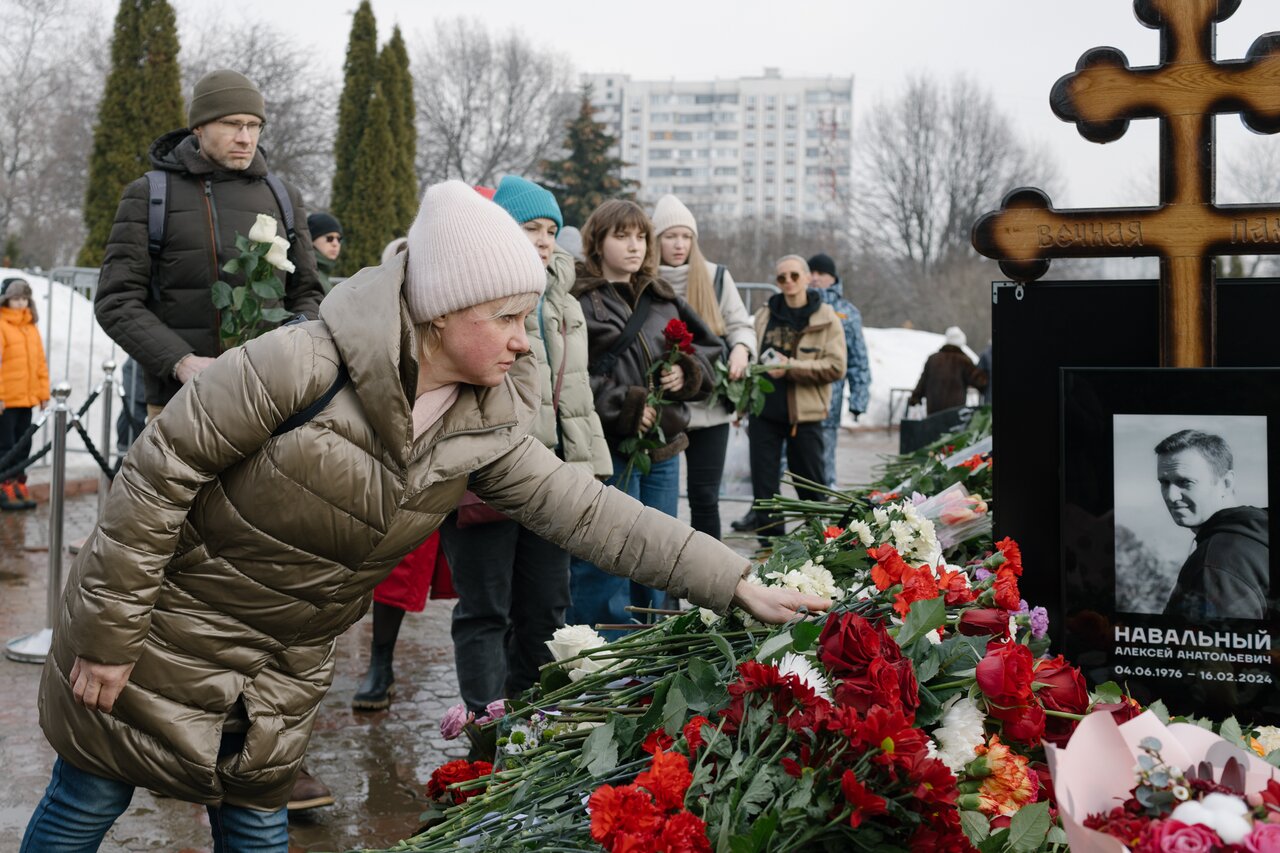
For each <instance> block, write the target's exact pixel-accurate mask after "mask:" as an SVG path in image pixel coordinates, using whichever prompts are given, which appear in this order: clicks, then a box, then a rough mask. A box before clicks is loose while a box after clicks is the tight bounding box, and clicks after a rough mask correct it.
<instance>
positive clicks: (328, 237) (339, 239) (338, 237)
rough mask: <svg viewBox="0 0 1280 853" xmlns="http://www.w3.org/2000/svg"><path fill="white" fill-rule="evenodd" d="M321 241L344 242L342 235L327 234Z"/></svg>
mask: <svg viewBox="0 0 1280 853" xmlns="http://www.w3.org/2000/svg"><path fill="white" fill-rule="evenodd" d="M320 239H321V240H324V241H325V242H326V243H341V242H342V235H341V234H326V235H324V236H323V237H321V238H320Z"/></svg>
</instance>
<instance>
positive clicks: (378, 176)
mask: <svg viewBox="0 0 1280 853" xmlns="http://www.w3.org/2000/svg"><path fill="white" fill-rule="evenodd" d="M366 115H367V123H366V125H365V128H364V134H363V135H362V136H361V138H360V148H359V150H358V151H357V152H356V158H355V160H354V161H353V162H352V164H351V170H352V174H353V175H354V177H355V182H354V183H353V185H352V188H351V203H350V204H349V205H348V207H347V212H346V213H345V214H344V218H342V219H340V221H341V222H342V230H343V236H344V240H343V247H342V257H343V258H344V259H345V260H346V268H347V269H348V270H351V271H352V272H355V271H356V270H358V269H360V268H361V267H367V266H374V265H376V264H377V263H378V261H379V260H380V259H381V257H382V249H383V247H384V246H386V244H387V243H389V242H391V240H392V239H393V238H394V237H395V236H396V232H395V229H394V227H393V225H392V222H391V217H390V216H388V215H387V211H389V210H391V209H392V208H393V207H394V205H395V204H396V188H395V185H394V184H395V180H394V175H395V158H394V157H393V156H392V145H391V110H390V106H389V104H388V99H387V98H385V97H384V96H383V94H382V85H381V84H380V83H375V84H374V88H373V95H372V97H370V99H369V103H368V111H367V114H366Z"/></svg>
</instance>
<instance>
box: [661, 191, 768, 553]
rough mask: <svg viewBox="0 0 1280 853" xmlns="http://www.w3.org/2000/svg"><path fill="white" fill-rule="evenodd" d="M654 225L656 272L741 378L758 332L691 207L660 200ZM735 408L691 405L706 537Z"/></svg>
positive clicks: (691, 477)
mask: <svg viewBox="0 0 1280 853" xmlns="http://www.w3.org/2000/svg"><path fill="white" fill-rule="evenodd" d="M653 230H655V231H657V232H658V249H659V252H660V253H661V261H662V262H661V264H659V266H658V275H659V276H661V277H662V279H663V280H664V281H666V282H668V283H669V284H670V285H671V288H672V289H673V290H674V291H675V292H676V295H678V296H680V297H681V298H682V299H684V300H686V301H687V302H688V303H689V307H690V308H692V309H693V310H694V312H695V313H696V314H697V315H698V317H700V318H701V319H702V322H704V323H706V324H707V328H709V329H710V330H711V331H712V333H714V334H716V335H719V336H720V337H721V338H723V339H724V342H725V346H726V347H727V349H728V365H727V366H728V370H729V378H730V379H741V378H742V377H743V375H745V374H746V372H747V365H748V364H749V363H750V362H751V359H753V358H755V355H756V333H755V329H754V328H753V327H752V325H751V315H750V314H748V313H747V307H746V306H745V305H743V304H742V297H741V296H740V295H739V294H738V286H737V285H736V284H735V283H734V281H733V276H731V275H729V271H728V270H727V269H725V268H724V267H722V266H718V265H716V264H713V263H711V262H710V261H708V260H707V259H706V258H704V257H703V256H702V251H701V250H700V249H699V248H698V223H697V221H696V220H695V219H694V218H693V214H692V213H691V212H690V211H689V208H687V207H685V206H684V204H682V203H681V202H680V199H678V198H676V197H675V196H673V195H664V196H663V197H662V198H660V199H658V204H657V206H656V207H655V208H654V209H653ZM732 420H733V412H732V411H731V410H730V409H728V408H726V407H725V406H724V405H723V404H722V403H720V402H719V401H716V400H705V401H703V402H700V403H690V404H689V428H688V430H686V432H685V435H687V436H688V437H689V446H688V447H687V448H685V451H684V456H685V463H686V464H687V466H688V475H687V479H688V488H689V524H690V525H691V526H692V527H693V529H694V530H701V531H702V532H703V533H705V534H707V535H708V536H714V537H715V538H717V539H719V538H720V480H721V479H722V478H723V476H724V457H725V450H726V449H727V448H728V446H729V422H730V421H732Z"/></svg>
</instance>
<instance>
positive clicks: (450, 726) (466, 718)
mask: <svg viewBox="0 0 1280 853" xmlns="http://www.w3.org/2000/svg"><path fill="white" fill-rule="evenodd" d="M475 718H476V715H475V714H473V713H471V712H470V711H468V710H467V706H466V705H463V704H462V703H461V702H459V703H458V704H457V705H454V706H453V707H452V708H450V709H449V710H447V711H445V712H444V717H443V718H442V719H441V720H440V736H441V737H443V738H444V739H445V740H454V739H456V738H457V737H458V735H460V734H462V730H463V729H464V728H466V727H467V724H468V723H471V722H474V721H475Z"/></svg>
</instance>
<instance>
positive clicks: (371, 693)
mask: <svg viewBox="0 0 1280 853" xmlns="http://www.w3.org/2000/svg"><path fill="white" fill-rule="evenodd" d="M395 648H396V647H395V643H394V642H393V643H387V644H385V645H378V644H377V643H374V644H373V647H372V648H371V650H370V652H369V670H368V671H367V672H366V673H365V674H364V678H363V679H361V681H360V686H359V687H358V688H357V689H356V695H355V696H352V697H351V708H352V710H355V711H385V710H386V709H387V708H390V707H391V697H392V696H394V695H395V692H396V677H395V674H394V673H393V672H392V671H391V656H392V654H393V653H394V652H395Z"/></svg>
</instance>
